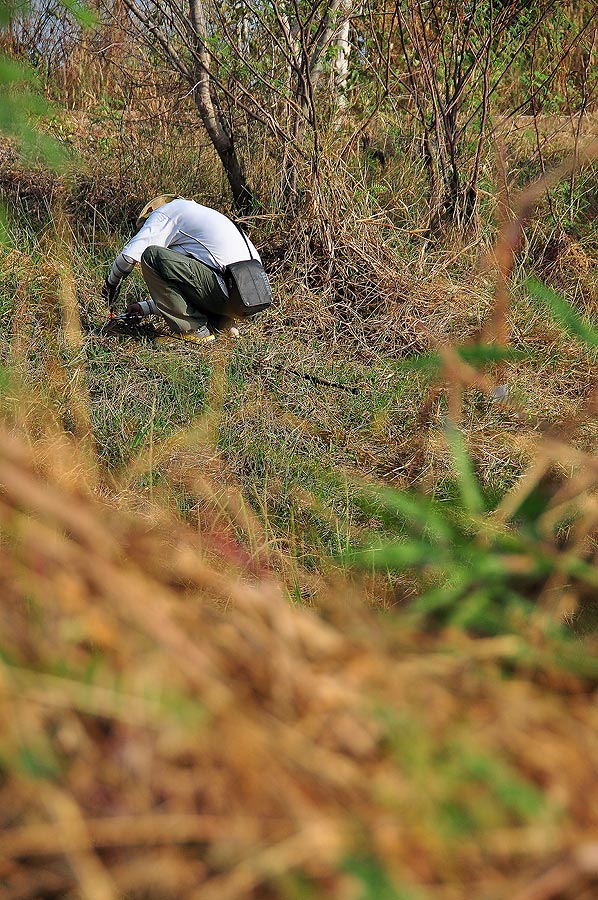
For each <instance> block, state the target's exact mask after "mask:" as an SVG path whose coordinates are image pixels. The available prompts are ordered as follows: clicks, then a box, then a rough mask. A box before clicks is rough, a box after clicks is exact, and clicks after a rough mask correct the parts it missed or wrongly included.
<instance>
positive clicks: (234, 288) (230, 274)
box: [224, 223, 272, 318]
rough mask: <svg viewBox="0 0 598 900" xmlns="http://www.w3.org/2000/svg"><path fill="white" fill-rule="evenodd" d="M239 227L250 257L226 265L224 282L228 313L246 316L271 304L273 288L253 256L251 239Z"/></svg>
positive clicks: (252, 314) (262, 268) (259, 263)
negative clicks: (250, 244) (226, 292)
mask: <svg viewBox="0 0 598 900" xmlns="http://www.w3.org/2000/svg"><path fill="white" fill-rule="evenodd" d="M235 224H236V223H235ZM237 228H238V229H239V232H240V233H241V236H242V238H243V240H244V241H245V243H246V245H247V249H248V250H249V256H250V259H244V260H241V262H236V263H231V264H230V265H229V266H225V268H224V283H225V284H226V289H227V291H228V304H227V312H228V314H229V315H233V316H240V317H242V318H244V317H246V316H254V315H255V314H256V313H259V312H262V310H264V309H267V308H268V307H269V306H270V304H271V303H272V288H271V287H270V282H269V281H268V276H267V275H266V273H265V271H264V267H263V266H262V264H261V262H260V261H259V260H257V259H254V258H253V254H252V253H251V247H250V246H249V241H248V240H247V238H246V237H245V235H244V234H243V232H242V231H241V229H240V228H239V226H238V225H237Z"/></svg>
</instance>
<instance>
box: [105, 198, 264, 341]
mask: <svg viewBox="0 0 598 900" xmlns="http://www.w3.org/2000/svg"><path fill="white" fill-rule="evenodd" d="M136 228H137V234H136V235H135V236H134V237H133V238H132V240H130V241H129V243H128V244H127V245H126V246H125V247H123V249H122V250H121V252H120V253H119V254H118V256H117V257H116V259H115V261H114V263H113V264H112V268H111V270H110V273H109V274H108V276H107V277H106V280H105V282H104V287H103V295H104V297H105V298H106V300H107V301H108V302H109V304H110V305H111V306H112V305H113V304H114V303H115V302H116V299H117V297H118V294H119V292H120V289H121V286H122V280H123V278H125V277H126V276H127V275H128V274H129V273H130V272H131V271H132V269H133V268H134V266H135V264H136V263H139V264H140V266H141V274H142V275H143V278H144V280H145V283H146V285H147V288H148V291H149V294H150V299H149V300H144V301H143V302H142V303H131V304H129V306H128V307H127V310H126V313H127V315H131V316H146V315H150V314H159V315H161V316H162V317H163V319H164V320H165V321H166V322H167V324H168V325H169V327H170V329H171V331H172V337H174V338H178V339H180V340H182V341H192V342H195V343H210V342H211V341H213V340H214V332H216V331H223V330H228V331H230V332H231V333H232V334H238V331H237V330H236V328H234V326H233V320H232V319H231V316H237V315H245V314H247V315H251V314H253V313H254V312H256V311H260V310H261V309H263V308H265V305H268V304H267V303H266V304H263V303H262V304H261V305H259V304H258V305H256V306H254V308H253V309H249V311H248V312H247V313H244V312H243V310H244V307H243V304H242V303H241V305H240V306H239V303H238V297H237V293H238V291H237V285H236V278H235V274H234V273H235V272H236V270H237V269H238V272H239V274H240V276H241V280H240V282H239V283H240V284H243V278H244V277H245V276H244V274H243V273H244V269H245V268H249V269H250V270H251V271H252V272H253V271H254V270H256V269H257V270H258V271H259V270H261V272H262V273H263V269H262V267H261V260H260V257H259V254H258V252H257V250H256V249H255V247H254V245H253V244H252V243H251V241H250V240H249V238H248V237H247V236H246V235H245V234H244V233H243V232H242V231H241V230H240V229H239V228H238V227H237V226H236V225H235V224H234V223H233V222H231V220H230V219H228V218H227V217H226V216H224V215H222V213H219V212H217V211H216V210H215V209H211V208H210V207H208V206H201V205H200V204H199V203H195V201H193V200H185V199H183V198H182V197H172V196H171V195H162V196H160V197H156V198H155V199H154V200H151V201H150V202H149V203H148V204H147V205H146V206H145V207H144V208H143V210H142V211H141V213H140V216H139V218H138V220H137V223H136ZM231 273H232V274H231ZM263 280H264V282H265V284H266V285H268V281H267V278H266V276H265V273H263ZM268 291H269V285H268ZM270 300H271V295H270ZM250 302H251V301H250ZM258 306H259V308H258ZM167 339H168V338H167ZM158 340H160V339H158Z"/></svg>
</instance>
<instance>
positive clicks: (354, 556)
mask: <svg viewBox="0 0 598 900" xmlns="http://www.w3.org/2000/svg"><path fill="white" fill-rule="evenodd" d="M342 558H343V561H344V562H345V563H348V564H349V565H354V566H359V567H360V568H363V569H382V570H390V571H393V572H402V571H404V570H405V569H411V568H413V567H414V566H425V565H432V564H437V563H438V549H437V548H436V547H432V546H430V544H428V543H426V542H424V541H405V542H399V541H389V542H387V543H382V544H380V545H379V546H376V547H366V548H364V549H363V550H357V551H353V552H351V553H348V554H346V555H344V556H343V557H342Z"/></svg>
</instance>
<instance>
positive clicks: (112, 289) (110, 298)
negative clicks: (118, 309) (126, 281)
mask: <svg viewBox="0 0 598 900" xmlns="http://www.w3.org/2000/svg"><path fill="white" fill-rule="evenodd" d="M121 286H122V282H121V281H119V282H118V284H110V282H109V281H108V276H106V278H105V280H104V284H103V285H102V297H103V298H104V300H105V301H106V303H107V304H108V305H109V306H114V304H115V303H116V301H117V299H118V295H119V294H120V289H121Z"/></svg>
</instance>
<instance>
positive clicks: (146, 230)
mask: <svg viewBox="0 0 598 900" xmlns="http://www.w3.org/2000/svg"><path fill="white" fill-rule="evenodd" d="M248 245H249V246H248ZM150 246H156V247H168V249H169V250H174V251H175V252H176V253H181V254H183V256H190V257H192V258H193V259H198V260H199V261H200V262H202V263H204V264H205V265H207V266H208V267H210V268H212V269H214V268H217V269H220V270H222V269H224V267H225V266H228V265H230V264H231V263H234V262H239V261H240V260H243V259H249V258H250V257H253V259H257V260H259V258H260V257H259V254H258V252H257V250H256V249H255V247H254V246H253V244H252V243H251V241H250V240H249V239H248V238H246V237H245V236H244V235H242V234H241V232H240V231H239V229H238V228H237V226H236V225H235V224H234V222H231V220H230V219H228V218H227V217H226V216H224V215H223V214H222V213H220V212H218V211H217V210H215V209H211V208H210V207H209V206H202V205H201V204H200V203H196V202H195V201H194V200H184V199H182V198H178V199H176V200H172V201H171V202H170V203H165V204H164V205H163V206H160V207H159V208H158V209H157V210H155V211H154V212H152V213H151V215H150V216H149V217H148V219H147V220H146V221H145V223H144V225H143V226H142V227H141V228H140V230H139V231H138V232H137V234H136V235H135V237H134V238H133V239H132V240H130V241H129V243H128V244H127V245H126V246H125V247H123V250H122V255H123V256H124V257H125V258H128V259H130V260H132V261H134V262H139V261H140V260H141V257H142V255H143V251H144V250H145V249H146V247H150ZM250 250H251V252H250Z"/></svg>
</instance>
